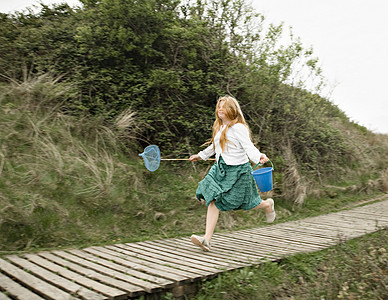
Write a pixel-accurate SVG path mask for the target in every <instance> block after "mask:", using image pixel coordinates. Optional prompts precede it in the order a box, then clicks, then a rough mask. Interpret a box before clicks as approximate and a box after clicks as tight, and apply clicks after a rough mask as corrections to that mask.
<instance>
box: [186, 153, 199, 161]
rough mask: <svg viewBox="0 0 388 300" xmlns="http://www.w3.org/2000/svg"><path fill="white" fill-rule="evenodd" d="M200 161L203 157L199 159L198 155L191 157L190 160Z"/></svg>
mask: <svg viewBox="0 0 388 300" xmlns="http://www.w3.org/2000/svg"><path fill="white" fill-rule="evenodd" d="M200 159H201V157H199V155H198V154H194V155H191V156H190V158H189V160H190V161H197V160H200Z"/></svg>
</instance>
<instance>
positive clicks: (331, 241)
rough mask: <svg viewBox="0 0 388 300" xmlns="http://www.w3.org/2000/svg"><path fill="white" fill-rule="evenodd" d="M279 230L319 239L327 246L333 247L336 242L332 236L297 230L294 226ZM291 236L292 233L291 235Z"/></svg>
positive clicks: (304, 229) (307, 230) (310, 229)
mask: <svg viewBox="0 0 388 300" xmlns="http://www.w3.org/2000/svg"><path fill="white" fill-rule="evenodd" d="M278 228H279V230H284V231H290V232H298V233H300V234H304V235H306V236H309V237H311V238H315V237H319V238H322V239H324V240H325V242H326V245H327V246H331V245H334V244H336V243H337V242H338V237H337V236H335V235H334V234H333V235H328V234H327V232H326V233H323V232H322V231H318V230H314V229H312V228H300V227H299V228H298V227H295V226H281V227H280V226H279V227H278ZM291 234H292V233H291Z"/></svg>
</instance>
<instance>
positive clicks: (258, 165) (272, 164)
mask: <svg viewBox="0 0 388 300" xmlns="http://www.w3.org/2000/svg"><path fill="white" fill-rule="evenodd" d="M268 160H269V162H270V163H271V165H272V171H274V170H275V169H274V168H273V163H272V161H271V160H270V159H268ZM262 165H263V164H260V162H259V163H258V164H257V165H256V166H255V167H254V168H253V170H254V169H256V167H257V166H262Z"/></svg>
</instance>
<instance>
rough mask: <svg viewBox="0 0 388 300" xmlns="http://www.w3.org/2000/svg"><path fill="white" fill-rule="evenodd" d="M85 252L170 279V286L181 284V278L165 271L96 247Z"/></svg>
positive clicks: (86, 249)
mask: <svg viewBox="0 0 388 300" xmlns="http://www.w3.org/2000/svg"><path fill="white" fill-rule="evenodd" d="M83 250H84V251H86V252H88V253H91V254H94V255H97V256H99V257H102V258H105V259H109V260H111V261H112V262H115V263H117V264H121V265H123V266H126V267H129V268H132V269H134V270H138V271H140V272H146V273H149V274H152V275H155V276H160V277H162V278H165V279H169V280H171V281H172V284H171V285H170V286H175V285H177V284H178V283H177V282H179V279H180V278H181V277H179V276H175V275H174V274H169V273H167V274H166V273H165V272H163V271H159V270H155V269H153V268H149V267H147V266H143V265H139V264H135V263H133V262H131V261H128V260H126V259H123V258H120V257H118V256H115V255H111V254H109V253H107V252H106V251H100V250H97V249H95V248H94V247H93V248H92V247H91V248H85V249H83ZM112 252H113V251H112ZM186 280H188V279H186Z"/></svg>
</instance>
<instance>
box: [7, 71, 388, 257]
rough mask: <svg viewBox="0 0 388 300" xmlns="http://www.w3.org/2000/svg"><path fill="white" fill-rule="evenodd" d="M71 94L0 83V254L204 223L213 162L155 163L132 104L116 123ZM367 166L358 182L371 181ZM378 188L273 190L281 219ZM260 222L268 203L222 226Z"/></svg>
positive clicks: (168, 233)
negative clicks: (75, 104)
mask: <svg viewBox="0 0 388 300" xmlns="http://www.w3.org/2000/svg"><path fill="white" fill-rule="evenodd" d="M72 97H74V95H73V94H72V89H71V87H68V86H61V84H60V83H58V82H57V79H53V78H51V77H50V76H41V77H39V78H36V79H34V80H31V81H30V82H26V83H22V84H19V85H17V84H14V85H12V86H8V85H7V86H0V140H1V145H0V255H5V254H9V253H18V252H24V251H28V252H33V251H40V250H43V249H54V248H58V247H59V248H65V247H80V248H81V247H84V246H90V245H103V244H110V243H115V242H117V241H120V242H134V241H142V240H149V239H158V238H167V237H176V236H186V235H190V234H192V233H193V232H195V233H201V232H203V231H204V229H205V214H206V207H205V206H204V205H202V204H201V203H199V202H198V201H197V200H196V199H195V190H196V187H197V183H198V182H199V181H200V180H201V179H202V178H203V176H204V175H205V174H206V171H207V169H208V167H209V166H210V165H211V162H199V163H196V168H195V169H194V168H193V167H192V164H191V163H190V162H175V163H171V162H162V163H161V166H160V168H159V169H158V170H157V171H156V172H154V173H150V172H148V171H147V170H146V169H145V167H144V165H143V162H142V160H141V159H140V158H139V157H138V155H137V153H131V152H129V151H128V150H127V149H135V150H136V147H137V146H136V141H135V140H134V137H135V136H138V134H139V132H138V131H139V130H140V129H139V127H137V125H136V124H137V122H136V114H134V113H133V112H132V111H130V110H125V111H123V113H122V114H121V115H120V116H119V117H118V118H117V120H116V123H115V124H107V123H106V122H105V121H104V120H102V119H91V118H82V117H79V116H78V117H75V116H71V115H69V114H67V113H66V112H64V111H62V110H61V105H60V104H61V103H62V102H64V101H71V99H72ZM140 133H141V132H140ZM122 141H125V143H126V144H125V145H123V143H122ZM376 143H377V142H376ZM137 152H141V149H138V151H137ZM365 176H366V175H364V174H362V176H359V177H357V176H356V177H354V178H358V181H357V180H355V179H354V178H353V181H352V184H354V183H357V182H359V183H360V184H362V182H366V183H368V182H369V181H368V180H369V179H368V178H369V177H368V178H366V177H365ZM368 176H369V175H368ZM275 184H276V183H275ZM329 191H330V193H329ZM380 195H383V193H382V192H381V191H379V189H377V188H366V189H364V190H355V191H352V192H349V191H348V190H341V189H340V190H335V191H334V192H333V191H331V190H330V188H328V189H327V190H326V191H325V190H323V191H321V193H320V194H319V195H317V196H313V195H309V196H307V198H306V199H305V200H304V203H303V205H301V206H295V205H294V203H293V202H291V201H289V200H285V199H283V198H282V197H281V195H276V194H275V195H274V198H275V200H276V205H277V214H278V220H277V222H284V221H288V220H294V219H298V218H304V217H307V216H312V215H319V214H322V213H329V212H331V211H335V210H338V209H341V208H344V207H347V206H348V205H350V204H352V203H357V202H360V201H363V200H366V199H370V198H373V197H376V196H380ZM255 226H266V224H265V216H264V213H263V212H261V211H247V212H245V211H233V212H227V213H222V214H221V216H220V219H219V222H218V225H217V228H216V231H227V230H238V229H243V228H249V227H255Z"/></svg>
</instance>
